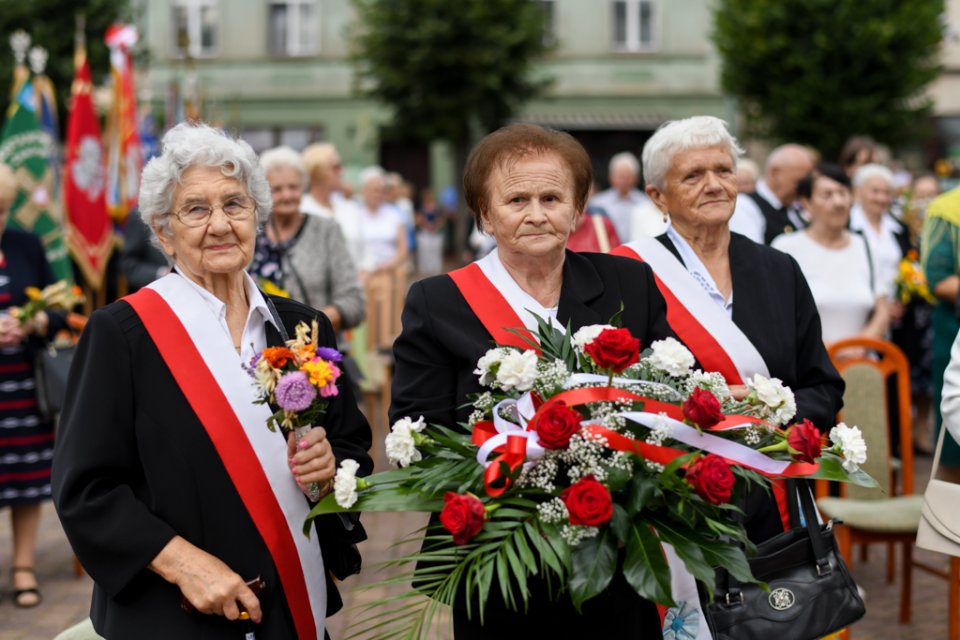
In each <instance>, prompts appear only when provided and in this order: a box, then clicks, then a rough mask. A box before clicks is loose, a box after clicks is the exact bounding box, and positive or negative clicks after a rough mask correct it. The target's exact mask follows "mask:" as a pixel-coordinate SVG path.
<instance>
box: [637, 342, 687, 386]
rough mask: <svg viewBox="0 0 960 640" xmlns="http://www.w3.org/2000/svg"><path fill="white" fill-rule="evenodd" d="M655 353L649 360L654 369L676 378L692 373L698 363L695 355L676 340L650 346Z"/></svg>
mask: <svg viewBox="0 0 960 640" xmlns="http://www.w3.org/2000/svg"><path fill="white" fill-rule="evenodd" d="M650 349H651V350H652V351H653V353H651V354H650V355H649V356H648V357H647V360H648V361H649V363H650V366H651V367H653V368H654V369H658V370H660V371H664V372H666V373H667V374H669V375H671V376H673V377H674V378H679V377H681V376H685V375H687V374H688V373H690V369H691V368H692V367H693V365H694V363H695V362H696V361H695V360H694V358H693V354H692V353H690V350H689V349H687V348H686V347H685V346H683V344H681V343H680V341H679V340H677V339H676V338H664V339H663V340H657V341H656V342H654V343H653V344H651V345H650Z"/></svg>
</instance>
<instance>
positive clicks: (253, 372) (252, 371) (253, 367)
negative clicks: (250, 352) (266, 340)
mask: <svg viewBox="0 0 960 640" xmlns="http://www.w3.org/2000/svg"><path fill="white" fill-rule="evenodd" d="M262 357H263V354H262V353H260V352H257V354H256V355H254V356H253V357H252V358H250V363H249V364H244V365H241V366H242V367H243V370H244V371H246V372H247V375H248V376H250V377H251V378H256V377H257V363H258V362H260V358H262Z"/></svg>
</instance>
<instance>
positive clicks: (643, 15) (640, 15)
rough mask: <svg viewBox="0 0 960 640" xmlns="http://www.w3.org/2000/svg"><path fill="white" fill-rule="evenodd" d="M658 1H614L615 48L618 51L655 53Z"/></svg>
mask: <svg viewBox="0 0 960 640" xmlns="http://www.w3.org/2000/svg"><path fill="white" fill-rule="evenodd" d="M656 18H657V15H656V0H614V1H613V48H614V50H616V51H655V50H656V49H657V46H658V45H659V43H658V42H657V29H656V24H655V22H654V21H655V20H656Z"/></svg>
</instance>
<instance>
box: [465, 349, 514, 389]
mask: <svg viewBox="0 0 960 640" xmlns="http://www.w3.org/2000/svg"><path fill="white" fill-rule="evenodd" d="M507 353H509V350H507V349H501V348H499V347H498V348H495V349H490V350H488V351H487V352H486V353H485V354H483V355H482V356H480V359H479V360H477V368H476V369H474V370H473V373H475V374H476V375H478V376H480V384H482V385H485V386H490V385H491V384H492V383H493V381H494V380H496V378H497V375H496V368H497V367H498V366H499V365H500V362H501V361H502V360H503V358H504V356H506V355H507Z"/></svg>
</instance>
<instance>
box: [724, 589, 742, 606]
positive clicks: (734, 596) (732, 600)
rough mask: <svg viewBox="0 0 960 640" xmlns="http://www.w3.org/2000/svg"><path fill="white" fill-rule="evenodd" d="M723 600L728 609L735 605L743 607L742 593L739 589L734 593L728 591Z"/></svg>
mask: <svg viewBox="0 0 960 640" xmlns="http://www.w3.org/2000/svg"><path fill="white" fill-rule="evenodd" d="M724 600H725V601H726V603H727V606H728V607H733V606H737V605H741V606H742V605H743V592H742V591H740V590H739V589H736V590H734V591H728V592H727V593H726V595H725V596H724Z"/></svg>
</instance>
